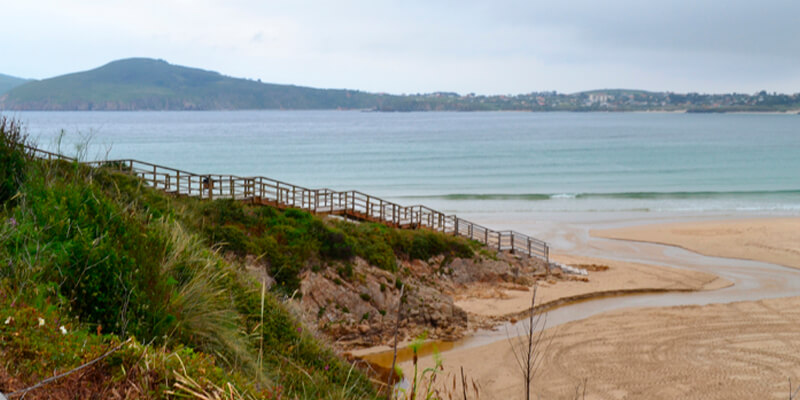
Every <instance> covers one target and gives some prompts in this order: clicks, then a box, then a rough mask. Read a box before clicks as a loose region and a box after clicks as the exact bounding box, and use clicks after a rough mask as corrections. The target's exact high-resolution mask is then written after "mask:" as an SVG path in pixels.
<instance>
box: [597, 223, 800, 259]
mask: <svg viewBox="0 0 800 400" xmlns="http://www.w3.org/2000/svg"><path fill="white" fill-rule="evenodd" d="M591 233H592V235H593V236H596V237H603V238H610V239H624V240H635V241H644V242H653V243H661V244H668V245H672V246H679V247H683V248H685V249H687V250H691V251H694V252H696V253H700V254H705V255H711V256H717V257H727V258H741V259H746V260H758V261H766V262H770V263H773V264H778V265H783V266H787V267H794V268H800V218H766V219H764V218H758V219H743V220H727V221H705V222H688V223H675V224H657V225H644V226H635V227H630V228H621V229H609V230H601V231H592V232H591Z"/></svg>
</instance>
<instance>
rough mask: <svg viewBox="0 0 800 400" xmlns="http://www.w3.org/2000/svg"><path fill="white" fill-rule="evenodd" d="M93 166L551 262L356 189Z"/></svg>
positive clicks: (201, 193)
mask: <svg viewBox="0 0 800 400" xmlns="http://www.w3.org/2000/svg"><path fill="white" fill-rule="evenodd" d="M28 150H29V151H30V152H31V154H32V155H33V156H34V157H37V158H41V159H47V160H56V159H59V160H67V161H71V162H79V161H78V160H76V159H74V158H71V157H66V156H63V155H61V154H57V153H52V152H49V151H45V150H41V149H37V148H34V147H28ZM80 163H81V164H86V165H89V166H92V167H106V168H112V169H115V170H118V171H121V172H125V173H129V174H133V175H136V176H137V177H139V178H141V179H142V180H144V182H146V183H147V184H148V185H149V186H151V187H153V188H156V189H160V190H163V191H164V192H166V193H171V194H176V195H182V196H192V197H197V198H201V199H208V200H214V199H234V200H243V201H250V202H253V203H255V204H262V205H270V206H273V207H278V208H298V209H301V210H306V211H309V212H312V213H314V214H323V215H324V214H332V215H342V216H346V217H348V218H353V219H357V220H361V221H371V222H378V223H382V224H385V225H388V226H391V227H395V228H403V229H430V230H434V231H437V232H442V233H445V234H452V235H456V236H462V237H466V238H469V239H472V240H476V241H478V242H480V243H482V244H484V245H486V246H487V247H490V248H494V249H497V250H500V251H511V252H512V253H515V254H522V255H526V256H530V257H537V258H540V259H542V260H545V261H546V262H549V261H550V248H549V246H548V245H547V243H545V242H544V241H542V240H539V239H536V238H532V237H530V236H527V235H524V234H522V233H519V232H516V231H511V230H506V231H496V230H493V229H489V228H487V227H485V226H481V225H478V224H476V223H473V222H470V221H467V220H465V219H463V218H459V217H457V216H455V215H445V214H444V213H442V212H440V211H436V210H433V209H431V208H428V207H426V206H423V205H414V206H402V205H399V204H397V203H393V202H390V201H386V200H383V199H381V198H378V197H375V196H371V195H368V194H366V193H362V192H359V191H356V190H349V191H334V190H330V189H309V188H305V187H302V186H297V185H293V184H291V183H286V182H281V181H278V180H274V179H270V178H266V177H261V176H258V177H240V176H235V175H217V174H206V175H202V174H195V173H192V172H187V171H182V170H179V169H175V168H170V167H165V166H161V165H157V164H152V163H148V162H144V161H138V160H131V159H125V160H109V161H83V162H80Z"/></svg>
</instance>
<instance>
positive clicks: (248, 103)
mask: <svg viewBox="0 0 800 400" xmlns="http://www.w3.org/2000/svg"><path fill="white" fill-rule="evenodd" d="M5 91H7V92H8V93H7V94H6V95H4V96H0V109H7V110H263V109H293V110H309V109H370V110H376V111H497V110H513V111H645V110H647V111H654V110H659V111H675V110H688V111H690V112H730V111H753V112H760V111H791V110H797V109H800V93H795V94H793V95H790V94H779V93H767V92H765V91H761V92H758V93H754V94H741V93H726V94H699V93H686V94H678V93H671V92H647V91H643V90H628V89H604V90H592V91H586V92H579V93H572V94H565V93H557V92H531V93H524V94H517V95H494V96H487V95H476V94H474V93H470V94H466V95H460V94H458V93H451V92H435V93H427V94H414V95H402V96H397V95H387V94H374V93H365V92H360V91H357V90H331V89H314V88H308V87H301V86H294V85H277V84H267V83H261V82H260V81H252V80H248V79H238V78H231V77H227V76H224V75H221V74H219V73H217V72H211V71H204V70H201V69H196V68H187V67H181V66H176V65H170V64H168V63H167V62H166V61H163V60H153V59H146V58H132V59H126V60H119V61H114V62H111V63H109V64H107V65H104V66H102V67H100V68H96V69H94V70H91V71H85V72H78V73H73V74H68V75H62V76H58V77H55V78H51V79H45V80H41V81H24V80H20V79H17V78H10V80H9V78H8V77H5V76H0V94H2V93H3V92H5Z"/></svg>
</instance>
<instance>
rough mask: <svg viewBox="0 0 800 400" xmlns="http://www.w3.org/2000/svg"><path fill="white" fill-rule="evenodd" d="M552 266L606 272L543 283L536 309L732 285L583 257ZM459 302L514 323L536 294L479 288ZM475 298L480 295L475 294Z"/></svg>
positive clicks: (680, 272) (561, 257) (687, 272)
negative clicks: (595, 268) (594, 267)
mask: <svg viewBox="0 0 800 400" xmlns="http://www.w3.org/2000/svg"><path fill="white" fill-rule="evenodd" d="M552 258H553V260H554V261H557V262H559V263H562V264H567V265H572V266H578V267H580V266H581V265H586V264H589V265H599V266H602V267H608V269H607V270H599V271H589V272H588V276H587V277H586V281H584V280H582V279H581V278H582V277H581V276H578V275H572V276H571V277H572V278H574V279H575V280H571V281H570V280H568V281H551V282H550V283H548V282H546V281H542V282H540V283H539V287H538V290H537V294H536V295H537V301H536V304H537V306H539V307H541V306H544V307H548V306H557V305H560V304H563V303H567V302H571V301H577V300H588V299H592V298H600V297H608V296H620V295H625V294H634V293H637V294H638V293H662V292H669V291H678V292H682V291H697V290H714V289H720V288H724V287H728V286H730V285H732V284H733V283H732V282H730V281H728V280H726V279H723V278H719V277H717V276H716V275H713V274H710V273H705V272H699V271H691V270H686V269H677V268H669V267H663V266H657V265H649V264H642V263H635V262H625V261H618V260H609V259H604V258H597V257H581V256H574V255H567V254H556V255H553V256H552ZM473 289H474V290H468V291H467V292H466V293H463V294H461V295H458V296H456V302H455V304H456V305H457V306H459V307H461V308H462V309H463V310H464V311H467V312H468V313H471V314H476V315H478V316H483V317H496V318H502V317H512V316H514V317H516V316H518V315H519V314H520V313H524V312H526V311H527V310H528V309H530V304H531V296H532V294H533V289H532V288H529V289H528V290H520V289H519V288H514V289H503V288H493V289H491V288H484V287H475V288H473ZM476 292H477V293H476Z"/></svg>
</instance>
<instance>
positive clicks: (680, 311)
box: [403, 218, 800, 399]
mask: <svg viewBox="0 0 800 400" xmlns="http://www.w3.org/2000/svg"><path fill="white" fill-rule="evenodd" d="M798 224H800V219H797V218H780V219H778V218H770V219H746V220H735V221H733V220H732V221H713V222H696V223H680V224H663V225H650V226H640V227H634V228H624V229H615V230H613V231H602V232H595V233H594V234H597V235H598V236H602V237H613V238H618V239H632V240H637V241H650V242H654V243H663V244H670V245H674V246H680V247H684V248H686V249H690V250H692V251H696V252H698V253H702V254H709V255H714V256H720V257H734V258H745V259H755V260H759V261H765V262H773V263H780V264H782V265H787V266H793V267H798V266H800V263H798V261H799V260H800V259H798V258H797V250H798V247H797V246H798V243H800V240H798V239H796V238H797V234H798V233H797V226H798ZM568 259H569V257H567V258H565V259H564V260H565V261H566V260H568ZM574 260H575V261H577V262H584V261H586V259H585V258H582V257H576V258H574ZM625 264H627V263H625ZM634 266H635V265H634ZM639 267H641V268H645V267H647V266H645V265H641V266H639ZM609 271H611V269H610V270H609ZM620 271H623V270H620ZM637 271H638V272H637ZM787 271H790V270H787ZM629 272H630V273H631V275H632V276H633V275H636V274H637V273H645V272H647V270H644V271H642V270H637V269H631V270H629ZM595 275H597V274H595ZM673 278H676V277H674V276H673ZM638 279H640V280H641V279H643V278H642V277H641V276H640V278H638ZM654 279H656V280H657V279H658V276H657V275H656V276H654ZM681 279H684V278H681ZM681 279H677V280H673V282H672V283H673V284H676V282H677V281H681ZM712 282H713V281H712ZM576 283H577V282H576ZM666 284H668V283H665V285H666ZM798 294H800V293H798ZM498 304H503V303H498ZM798 326H800V297H788V298H778V299H769V300H758V301H745V302H735V303H727V304H710V305H705V306H675V307H656V308H653V307H650V308H631V309H623V310H617V311H612V312H605V313H601V314H598V315H595V316H592V317H589V318H586V319H582V320H578V321H573V322H568V323H565V324H562V325H559V326H556V327H553V328H549V329H547V330H546V338H547V339H545V340H546V341H548V342H549V345H547V346H546V351H544V353H543V360H544V362H543V364H542V366H541V368H540V369H539V372H538V374H537V376H536V381H535V388H536V389H535V391H534V392H535V393H536V395H537V396H540V398H542V399H564V398H566V399H572V398H573V396H574V394H575V388H576V386H577V385H579V384H580V383H581V382H582V381H583V379H587V380H588V384H587V388H586V398H587V399H734V398H735V399H770V398H788V379H789V378H792V379H793V382H800V330H798V328H797V327H798ZM550 340H552V341H551V342H550ZM443 359H444V366H445V370H444V374H445V375H447V374H451V375H452V374H453V373H455V372H457V371H458V370H459V368H460V367H461V366H463V367H464V372H465V373H466V375H467V376H468V377H469V378H470V379H472V380H475V381H476V382H477V383H478V384H479V385H480V386H481V398H490V399H521V398H524V397H523V393H522V389H521V388H522V378H521V376H520V373H519V367H518V366H517V364H516V363H515V359H514V355H513V353H512V349H511V345H510V344H509V341H508V340H499V341H496V342H494V343H491V344H488V345H483V346H478V347H473V348H466V349H454V350H451V351H448V352H446V353H444V354H443ZM430 362H431V361H430V359H429V358H425V359H423V361H422V364H423V366H424V365H429V363H430ZM403 368H404V369H405V370H408V368H410V365H408V363H404V364H403ZM449 379H451V378H450V377H449V376H448V377H447V378H445V379H444V381H447V382H450V381H449Z"/></svg>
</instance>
